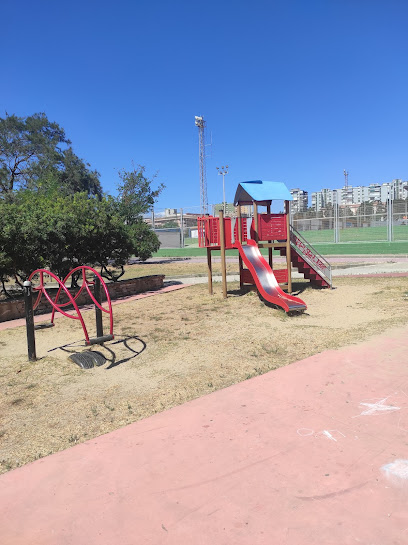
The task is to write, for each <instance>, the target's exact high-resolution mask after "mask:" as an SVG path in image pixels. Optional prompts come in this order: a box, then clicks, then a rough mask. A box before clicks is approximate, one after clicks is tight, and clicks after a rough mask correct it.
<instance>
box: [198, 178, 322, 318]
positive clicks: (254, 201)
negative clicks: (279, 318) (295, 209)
mask: <svg viewBox="0 0 408 545" xmlns="http://www.w3.org/2000/svg"><path fill="white" fill-rule="evenodd" d="M273 200H280V201H284V212H283V213H278V214H275V213H274V214H273V213H271V206H272V201H273ZM291 200H292V196H291V194H290V192H289V190H288V189H287V187H286V186H285V185H284V184H283V183H280V182H265V181H261V180H255V181H250V182H242V183H240V184H239V185H238V188H237V191H236V194H235V198H234V204H235V206H237V217H236V218H231V217H224V214H223V211H222V210H221V211H220V213H219V217H214V216H203V217H201V218H198V237H199V246H200V248H206V249H207V265H208V288H209V293H210V294H212V293H213V287H212V256H211V252H212V251H214V250H220V251H221V270H222V284H223V296H224V298H226V297H227V275H226V259H225V252H226V250H230V249H235V250H238V252H239V277H240V288H241V289H242V287H243V286H244V285H250V286H256V288H257V289H258V292H259V294H260V295H261V296H262V298H263V299H264V300H265V301H266V302H269V303H271V304H273V305H276V306H278V307H280V308H282V309H283V310H285V312H292V311H296V312H302V311H304V310H306V308H307V307H306V304H305V303H304V302H303V301H302V300H301V299H299V298H298V297H293V296H292V295H290V294H291V292H292V267H295V268H297V269H298V271H299V272H301V273H303V275H304V277H305V278H307V279H309V280H310V282H311V284H312V285H314V286H316V287H321V288H328V287H330V288H331V287H332V274H331V267H330V264H329V263H328V262H327V261H326V260H325V259H324V258H323V257H322V256H321V255H320V254H319V253H318V252H317V251H316V250H315V249H314V248H313V247H312V246H311V245H310V244H309V243H308V242H307V241H306V240H305V239H304V238H303V237H302V236H301V235H300V234H299V233H298V232H297V231H296V230H295V229H294V228H293V227H292V226H291V225H290V214H289V211H290V209H289V201H291ZM244 206H245V207H249V206H251V207H252V208H253V218H251V217H246V216H247V215H245V216H244V215H243V213H242V210H243V207H244ZM260 206H264V207H266V213H259V207H260ZM261 248H267V249H268V262H267V261H266V260H265V259H264V257H263V256H262V254H261V252H260V249H261ZM273 250H277V251H278V252H279V253H280V255H281V256H285V257H286V269H278V270H276V269H275V270H274V267H273ZM244 265H245V267H244ZM282 288H284V289H286V290H287V293H285V292H284V291H283V289H282Z"/></svg>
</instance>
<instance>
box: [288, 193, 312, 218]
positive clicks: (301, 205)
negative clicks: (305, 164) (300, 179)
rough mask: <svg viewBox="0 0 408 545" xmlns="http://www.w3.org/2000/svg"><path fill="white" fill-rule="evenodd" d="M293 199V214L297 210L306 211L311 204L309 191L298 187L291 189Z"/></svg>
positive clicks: (291, 204)
mask: <svg viewBox="0 0 408 545" xmlns="http://www.w3.org/2000/svg"><path fill="white" fill-rule="evenodd" d="M290 194H291V195H292V197H293V201H292V202H291V203H290V206H291V210H292V213H293V214H296V213H297V212H306V210H307V209H308V206H309V193H308V192H307V191H304V190H303V189H299V188H298V187H297V188H295V189H291V190H290Z"/></svg>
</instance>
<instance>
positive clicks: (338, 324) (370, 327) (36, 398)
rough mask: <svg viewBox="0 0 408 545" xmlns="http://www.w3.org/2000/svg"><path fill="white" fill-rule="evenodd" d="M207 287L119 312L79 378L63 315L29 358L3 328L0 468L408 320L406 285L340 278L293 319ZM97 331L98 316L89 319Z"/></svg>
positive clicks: (304, 293) (308, 298)
mask: <svg viewBox="0 0 408 545" xmlns="http://www.w3.org/2000/svg"><path fill="white" fill-rule="evenodd" d="M214 287H215V295H214V296H213V297H211V296H210V295H208V291H207V286H206V285H203V284H201V285H195V286H191V287H188V288H185V289H182V290H179V291H175V292H171V293H167V294H161V295H158V296H155V297H149V298H145V299H139V300H135V301H131V302H126V303H123V304H120V305H116V306H114V318H115V335H116V339H115V341H114V342H110V343H107V344H106V346H105V347H100V346H94V347H92V350H95V351H98V352H102V353H104V354H105V356H106V357H107V358H108V361H107V363H106V364H105V365H103V366H102V367H96V368H94V369H91V370H81V369H80V368H79V367H78V366H77V365H75V364H74V363H73V362H72V361H71V360H69V355H70V353H71V352H77V351H82V350H86V348H85V347H84V346H83V333H82V329H81V327H80V324H79V322H77V321H74V320H69V319H67V318H62V317H61V318H58V319H57V320H56V326H55V327H54V328H50V329H44V330H39V331H37V332H36V342H37V355H38V357H39V360H38V361H36V362H34V363H29V362H28V361H27V346H26V334H25V329H24V327H19V328H15V329H8V330H4V331H1V332H0V384H1V391H2V395H1V398H0V415H1V417H0V418H1V420H0V462H1V472H5V471H8V470H9V469H12V468H14V467H18V466H20V465H23V464H25V463H27V462H30V461H32V460H35V459H37V458H40V457H43V456H47V455H48V454H50V453H53V452H56V451H58V450H62V449H65V448H68V447H70V446H72V445H74V444H76V443H79V442H83V441H86V440H87V439H91V438H93V437H96V436H98V435H100V434H103V433H106V432H108V431H111V430H114V429H117V428H119V427H121V426H124V425H126V424H128V423H130V422H133V421H135V420H138V419H140V418H144V417H146V416H149V415H151V414H153V413H156V412H159V411H162V410H165V409H168V408H170V407H172V406H174V405H178V404H181V403H183V402H185V401H187V400H190V399H193V398H196V397H198V396H201V395H204V394H206V393H209V392H211V391H213V390H216V389H219V388H224V387H226V386H229V385H231V384H234V383H237V382H239V381H242V380H245V379H248V378H251V377H252V376H255V375H258V374H261V373H264V372H267V371H269V370H273V369H276V368H277V367H280V366H282V365H286V364H289V363H291V362H293V361H297V360H299V359H302V358H305V357H307V356H310V355H312V354H315V353H317V352H321V351H322V350H325V349H336V348H339V347H341V346H345V345H348V344H352V343H356V342H358V341H361V340H363V339H367V338H369V337H370V336H373V335H375V334H377V333H379V332H381V331H385V330H387V329H389V328H392V327H398V326H402V325H405V324H406V323H407V322H408V312H407V310H408V302H407V299H408V298H407V296H406V294H407V293H408V277H402V278H401V277H400V278H378V277H377V278H364V279H362V278H360V279H359V278H352V279H351V278H344V279H338V280H336V288H337V289H335V290H316V289H312V288H311V286H310V285H309V284H308V283H307V282H304V281H302V282H296V283H295V284H294V289H295V290H299V291H300V293H299V295H300V297H301V298H302V299H304V301H305V302H306V303H307V305H308V310H307V312H306V313H304V314H302V315H300V316H295V317H288V316H287V315H286V314H285V313H284V312H283V311H280V310H275V309H271V308H269V307H267V306H265V305H264V304H263V303H262V302H261V301H260V299H259V298H258V296H257V294H256V293H255V292H249V293H246V294H245V295H240V294H239V292H238V291H237V288H238V286H237V284H230V285H229V290H230V292H229V297H228V299H227V300H223V299H222V290H221V285H220V284H215V285H214ZM84 317H85V319H86V322H87V324H88V325H89V333H90V335H93V334H94V328H95V324H94V313H93V311H92V310H91V311H88V312H85V313H84Z"/></svg>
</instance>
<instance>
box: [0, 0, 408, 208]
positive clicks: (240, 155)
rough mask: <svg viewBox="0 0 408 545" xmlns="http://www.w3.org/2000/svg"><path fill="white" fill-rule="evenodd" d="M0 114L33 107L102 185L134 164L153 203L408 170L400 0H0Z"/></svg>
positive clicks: (386, 176)
mask: <svg viewBox="0 0 408 545" xmlns="http://www.w3.org/2000/svg"><path fill="white" fill-rule="evenodd" d="M0 17H1V20H2V25H1V35H0V43H1V51H2V62H1V68H2V70H1V79H2V82H1V85H0V109H1V114H0V115H1V116H2V117H3V116H4V113H5V112H6V111H7V112H8V113H9V114H12V113H14V114H16V115H19V116H26V115H30V114H33V113H35V112H45V113H46V114H47V116H48V118H49V119H50V120H52V121H57V122H58V123H59V124H60V125H61V126H62V127H64V129H65V130H66V133H67V135H68V137H69V138H70V139H71V140H72V143H73V147H74V150H75V152H76V153H77V154H78V155H79V156H80V157H82V158H83V159H85V160H87V161H88V162H89V163H90V164H91V166H92V168H95V169H97V170H98V171H99V172H100V173H101V182H102V185H103V188H104V190H105V191H106V192H109V193H114V192H115V187H116V183H117V180H118V177H117V170H118V169H121V168H125V169H131V167H132V161H133V162H134V163H136V164H142V165H145V166H146V169H147V173H148V174H150V175H153V174H154V173H155V172H158V176H157V180H158V181H161V182H163V183H164V184H165V185H166V189H165V191H164V192H163V193H162V195H161V197H160V200H159V202H158V205H157V206H158V207H174V208H178V207H185V208H186V207H189V206H194V205H197V206H199V204H200V186H199V165H198V132H197V128H196V127H195V125H194V116H195V115H203V116H204V118H205V119H206V121H207V128H208V132H207V141H209V140H210V133H212V147H211V150H210V149H209V150H208V151H209V153H211V156H210V157H208V158H207V184H208V199H209V202H210V203H215V202H220V201H221V200H222V177H221V176H217V171H216V166H221V165H224V164H226V163H227V164H228V165H229V167H230V169H229V174H228V175H227V176H226V178H225V181H226V194H227V200H231V199H232V198H233V196H234V194H235V189H236V186H237V184H238V183H239V182H240V181H244V180H253V179H264V180H274V181H281V182H284V183H285V184H286V185H287V186H288V187H290V188H292V187H301V188H303V189H306V190H308V191H309V192H312V191H316V190H318V189H321V188H322V187H331V188H335V187H340V186H342V184H343V182H344V176H343V170H344V169H347V170H348V172H349V184H351V185H367V184H369V183H373V182H387V181H390V180H392V179H393V178H403V179H405V180H408V160H407V152H408V126H407V120H408V115H407V114H408V92H407V89H408V66H407V64H408V62H407V59H408V40H407V33H406V29H407V24H408V2H406V1H405V0H401V1H398V0H384V1H378V0H324V1H323V0H279V1H273V0H270V1H258V0H253V1H252V2H243V1H241V0H235V1H222V0H219V1H218V2H216V1H213V0H208V1H206V2H196V1H194V0H189V1H187V0H173V1H172V2H170V1H162V0H160V1H154V0H150V1H145V0H143V1H141V0H139V1H138V0H134V1H131V0H116V1H114V2H112V1H110V2H107V1H105V0H97V1H95V0H90V1H87V0H82V1H77V0H70V1H69V2H56V1H55V0H37V1H36V2H33V1H32V0H21V1H18V0H2V2H1V6H0Z"/></svg>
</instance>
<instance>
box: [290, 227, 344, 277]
mask: <svg viewBox="0 0 408 545" xmlns="http://www.w3.org/2000/svg"><path fill="white" fill-rule="evenodd" d="M290 244H291V246H292V247H293V248H294V249H295V250H296V251H297V253H298V254H299V255H300V257H301V258H302V259H304V260H305V261H306V263H307V264H308V265H309V266H310V267H312V269H313V270H315V271H316V272H317V273H318V274H319V275H320V276H321V277H322V278H323V279H324V280H325V281H326V282H327V283H328V284H329V286H330V287H332V285H333V282H332V269H331V265H330V263H329V262H328V261H327V260H326V259H325V258H324V257H323V256H322V255H320V254H319V252H318V251H317V250H316V249H315V248H313V246H312V245H311V244H310V243H309V242H307V240H306V239H304V238H303V237H302V235H301V234H300V233H299V232H298V231H296V229H295V228H294V227H292V226H290Z"/></svg>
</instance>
